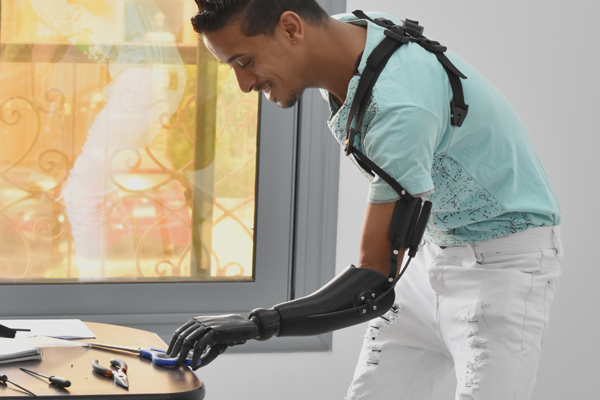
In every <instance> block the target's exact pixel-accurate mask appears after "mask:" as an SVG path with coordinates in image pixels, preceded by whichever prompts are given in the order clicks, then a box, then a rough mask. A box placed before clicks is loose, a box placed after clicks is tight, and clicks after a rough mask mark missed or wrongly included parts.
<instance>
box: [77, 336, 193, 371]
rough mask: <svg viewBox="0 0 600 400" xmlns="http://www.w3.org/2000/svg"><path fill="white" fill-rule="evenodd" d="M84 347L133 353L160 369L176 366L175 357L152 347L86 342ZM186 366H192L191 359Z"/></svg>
mask: <svg viewBox="0 0 600 400" xmlns="http://www.w3.org/2000/svg"><path fill="white" fill-rule="evenodd" d="M86 345H87V346H88V347H91V348H94V349H103V350H111V351H123V352H126V353H134V354H138V355H140V356H141V357H143V358H147V359H149V360H152V362H153V363H154V364H156V365H158V366H160V367H174V366H176V365H177V357H175V358H174V357H169V356H168V355H167V354H166V352H165V350H162V349H155V348H153V347H150V348H142V347H128V346H114V345H110V344H102V343H91V342H87V343H86ZM185 364H186V365H191V364H192V359H191V358H190V357H188V359H186V360H185Z"/></svg>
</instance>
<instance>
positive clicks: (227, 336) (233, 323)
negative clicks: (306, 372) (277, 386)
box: [167, 265, 395, 370]
mask: <svg viewBox="0 0 600 400" xmlns="http://www.w3.org/2000/svg"><path fill="white" fill-rule="evenodd" d="M394 283H395V282H394ZM393 288H394V285H393V282H391V281H390V280H389V279H388V278H387V277H385V276H383V275H382V274H380V273H379V272H376V271H373V270H370V269H365V268H356V267H355V266H353V265H351V266H349V267H348V268H346V269H345V270H344V272H342V273H341V274H339V275H338V276H336V277H335V278H334V279H333V280H331V281H330V282H329V283H328V284H326V285H325V286H323V287H322V288H321V289H319V290H318V291H317V292H315V293H313V294H311V295H308V296H306V297H302V298H299V299H296V300H292V301H288V302H285V303H281V304H278V305H276V306H274V307H273V308H270V309H264V308H259V309H256V310H254V311H252V312H251V313H250V315H249V316H248V318H244V317H242V316H240V315H234V314H229V315H221V316H208V317H195V318H192V319H191V320H190V321H188V322H187V323H185V324H184V325H182V326H181V327H180V328H179V329H177V330H176V331H175V333H174V334H173V338H172V339H171V343H170V344H169V349H168V350H167V353H168V354H169V355H170V356H171V357H177V356H179V361H180V363H182V362H184V361H185V359H186V357H187V355H188V353H189V351H190V350H191V349H193V350H194V353H193V356H192V368H193V369H194V370H196V369H198V368H199V367H200V366H205V365H208V364H209V363H210V362H211V361H213V360H214V359H215V358H216V357H217V356H218V355H220V354H222V353H223V352H224V351H225V350H226V349H227V347H228V346H234V345H238V344H243V343H245V342H246V341H247V340H249V339H256V340H267V339H269V338H270V337H272V336H273V335H275V336H310V335H319V334H321V333H325V332H331V331H334V330H336V329H341V328H346V327H348V326H352V325H356V324H359V323H361V322H365V321H368V320H370V319H372V318H375V317H378V316H380V315H383V314H384V313H385V312H386V311H387V310H389V309H390V307H391V306H392V305H393V303H394V298H395V293H394V290H393Z"/></svg>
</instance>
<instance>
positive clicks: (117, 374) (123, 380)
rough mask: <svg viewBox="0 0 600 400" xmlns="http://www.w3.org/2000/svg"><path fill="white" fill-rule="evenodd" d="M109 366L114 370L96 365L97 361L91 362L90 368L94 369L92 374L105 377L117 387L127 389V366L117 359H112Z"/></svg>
mask: <svg viewBox="0 0 600 400" xmlns="http://www.w3.org/2000/svg"><path fill="white" fill-rule="evenodd" d="M110 365H111V366H113V367H115V368H116V370H114V369H109V368H104V367H103V366H102V365H100V364H98V360H93V361H92V368H94V372H96V373H98V374H100V375H103V376H106V377H108V378H112V380H113V382H115V383H118V384H119V385H121V386H123V387H125V388H129V379H128V378H127V364H126V363H125V362H123V361H121V360H119V359H116V358H112V359H111V360H110Z"/></svg>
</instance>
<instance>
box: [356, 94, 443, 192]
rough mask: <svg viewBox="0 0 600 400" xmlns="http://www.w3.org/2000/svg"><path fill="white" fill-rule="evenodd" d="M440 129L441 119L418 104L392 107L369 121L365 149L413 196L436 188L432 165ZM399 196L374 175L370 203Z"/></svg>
mask: <svg viewBox="0 0 600 400" xmlns="http://www.w3.org/2000/svg"><path fill="white" fill-rule="evenodd" d="M440 131H441V122H440V120H439V118H438V117H437V116H436V115H434V114H433V113H431V112H430V111H428V110H425V109H423V108H420V107H417V106H396V107H390V108H388V109H387V111H383V112H381V113H379V114H378V115H377V116H376V117H375V118H374V119H373V120H372V121H371V123H370V124H369V126H368V128H367V131H366V136H365V139H364V149H365V151H366V155H367V157H369V158H370V159H371V160H372V161H373V162H374V163H375V164H377V165H378V166H379V167H381V168H382V169H383V170H384V171H385V172H387V173H388V175H390V176H391V177H392V178H394V179H396V180H397V181H398V182H400V185H402V187H404V189H406V190H407V191H408V192H409V193H410V194H411V195H413V196H422V195H427V194H430V193H431V192H432V191H433V181H432V179H431V166H432V164H433V153H434V151H435V148H436V146H437V143H438V141H439V136H440ZM398 197H399V194H398V193H396V191H395V190H394V189H392V187H391V186H389V185H388V184H387V183H386V182H385V181H384V180H383V179H381V178H380V177H378V176H375V179H373V181H372V182H371V186H370V189H369V195H368V200H369V202H371V203H386V202H391V201H395V200H397V199H398Z"/></svg>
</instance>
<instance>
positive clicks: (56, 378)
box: [19, 368, 71, 388]
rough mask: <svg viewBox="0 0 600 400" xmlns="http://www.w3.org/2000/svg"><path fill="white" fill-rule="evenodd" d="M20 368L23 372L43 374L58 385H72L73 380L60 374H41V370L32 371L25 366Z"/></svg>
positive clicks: (63, 386) (64, 386)
mask: <svg viewBox="0 0 600 400" xmlns="http://www.w3.org/2000/svg"><path fill="white" fill-rule="evenodd" d="M19 369H20V370H21V371H23V372H27V373H30V374H33V375H39V376H43V377H44V378H48V380H49V381H50V383H52V384H53V385H55V386H58V387H62V388H66V387H69V386H71V381H69V380H67V379H65V378H61V377H59V376H48V375H44V374H40V373H39V372H35V371H31V370H29V369H25V368H19Z"/></svg>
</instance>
